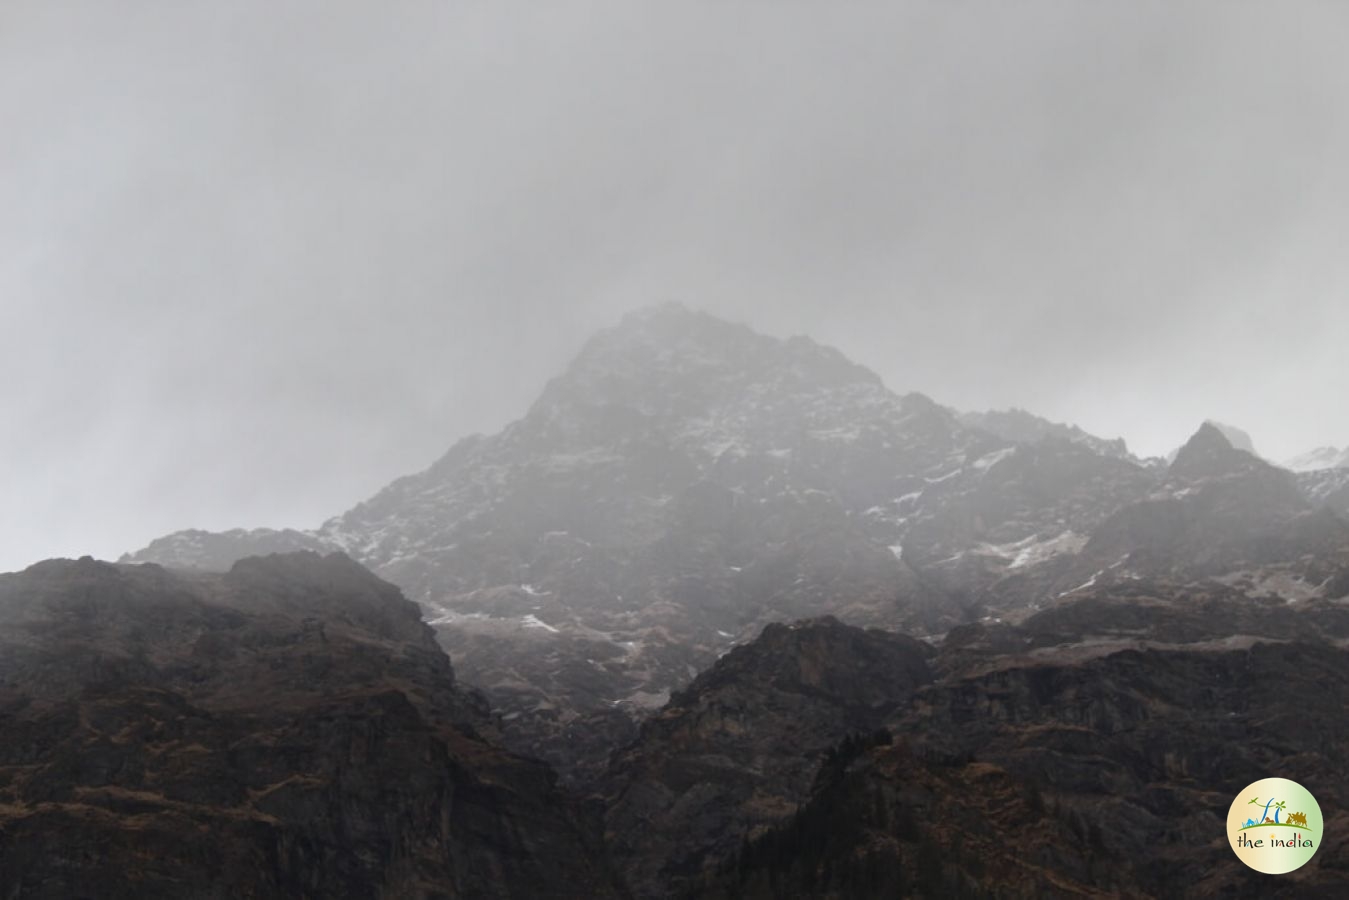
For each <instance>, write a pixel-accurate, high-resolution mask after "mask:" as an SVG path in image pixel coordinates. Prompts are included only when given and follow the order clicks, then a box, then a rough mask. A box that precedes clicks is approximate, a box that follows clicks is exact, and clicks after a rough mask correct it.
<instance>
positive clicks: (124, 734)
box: [0, 553, 624, 898]
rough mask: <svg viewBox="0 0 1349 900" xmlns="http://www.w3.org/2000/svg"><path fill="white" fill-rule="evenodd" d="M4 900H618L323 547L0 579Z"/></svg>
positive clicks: (371, 596)
mask: <svg viewBox="0 0 1349 900" xmlns="http://www.w3.org/2000/svg"><path fill="white" fill-rule="evenodd" d="M0 715H2V717H3V721H4V723H5V739H4V740H3V741H0V896H5V897H18V896H22V897H33V898H48V897H50V898H70V897H92V896H99V897H127V898H131V897H135V898H155V897H165V898H167V897H174V898H186V897H193V898H196V897H202V898H206V897H259V898H265V897H295V898H299V897H313V898H320V897H334V896H342V897H371V898H374V897H399V898H403V897H426V898H431V897H485V896H492V897H520V898H532V897H549V896H552V897H574V896H577V893H578V892H579V893H581V894H583V895H585V896H596V897H619V896H622V895H623V894H624V891H623V889H622V887H621V882H620V879H618V878H617V877H616V876H615V875H613V874H612V873H611V871H610V869H609V868H608V866H607V864H606V863H605V861H604V854H603V851H602V848H601V846H600V840H599V833H598V829H597V828H596V827H595V826H594V824H592V822H591V820H590V819H589V818H588V815H587V814H586V813H585V812H584V811H583V810H582V809H581V807H580V806H579V805H577V804H576V803H575V802H574V801H572V800H570V799H568V798H567V797H566V796H565V795H563V794H562V793H561V792H559V790H558V789H557V787H556V784H555V781H556V776H555V775H554V774H553V773H552V772H551V771H549V770H548V769H547V767H546V766H543V765H542V764H539V763H537V762H533V761H530V760H525V759H522V758H519V757H516V756H514V755H512V754H510V753H508V752H506V751H505V750H503V749H501V748H500V747H499V746H498V745H497V744H496V743H495V742H494V741H493V740H491V739H490V733H491V730H492V724H491V720H490V718H489V716H488V715H487V710H486V706H485V703H484V702H483V701H482V699H481V698H479V697H475V696H474V695H472V694H471V693H466V692H465V691H464V690H462V689H461V688H460V687H459V686H458V685H457V684H456V682H455V678H454V672H453V669H452V668H451V665H450V662H449V660H448V658H447V657H446V656H445V654H444V653H443V651H442V650H441V649H440V648H439V647H438V646H437V644H436V642H435V639H434V636H433V633H432V631H431V629H430V628H428V627H427V626H426V624H425V623H424V622H423V621H422V619H421V616H420V610H419V609H418V608H417V607H416V605H415V604H413V603H411V602H409V601H408V600H406V599H404V598H403V596H402V594H401V593H400V592H399V591H398V590H397V588H394V587H393V586H392V585H390V584H388V583H386V582H383V581H380V580H379V579H376V578H375V577H374V576H373V575H371V574H370V573H368V572H367V571H366V570H364V569H363V568H361V567H360V566H358V565H356V564H355V563H353V562H351V561H350V560H349V559H346V558H345V557H342V556H340V555H333V556H329V557H326V558H320V557H318V556H317V555H314V554H307V553H301V554H294V555H288V556H272V557H267V558H264V559H257V558H253V559H247V560H244V561H241V562H239V563H237V564H235V565H234V566H233V567H232V568H231V569H230V571H229V572H227V573H224V574H218V575H217V574H185V573H181V572H170V571H167V570H165V569H162V568H160V567H158V566H154V565H140V566H114V565H110V564H107V563H100V562H96V561H94V560H91V559H88V558H86V559H83V560H80V561H68V560H53V561H49V562H45V563H39V564H37V565H35V566H32V567H30V568H29V569H27V570H25V571H24V572H21V573H18V574H11V575H4V576H0Z"/></svg>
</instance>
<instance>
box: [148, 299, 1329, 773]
mask: <svg viewBox="0 0 1349 900" xmlns="http://www.w3.org/2000/svg"><path fill="white" fill-rule="evenodd" d="M1196 442H1197V443H1196ZM1278 473H1279V470H1276V469H1274V468H1273V467H1272V466H1269V465H1268V464H1266V463H1264V462H1263V461H1261V460H1259V459H1257V458H1256V457H1254V456H1253V455H1250V454H1247V453H1242V452H1241V451H1239V450H1237V449H1235V448H1233V447H1232V446H1231V443H1230V441H1229V440H1228V439H1227V437H1226V436H1225V435H1224V434H1223V433H1222V432H1221V430H1220V429H1218V428H1217V427H1216V426H1205V427H1204V428H1201V429H1200V431H1199V433H1197V434H1196V436H1195V439H1194V440H1192V441H1191V442H1190V444H1188V445H1187V446H1186V448H1183V449H1182V452H1181V453H1180V454H1179V456H1178V458H1177V460H1176V463H1175V464H1174V465H1172V466H1171V467H1170V468H1167V467H1165V466H1163V465H1161V464H1160V463H1158V462H1156V461H1140V460H1136V459H1134V458H1133V457H1131V456H1130V455H1129V454H1128V453H1127V448H1124V447H1123V446H1122V445H1119V444H1118V443H1116V442H1110V441H1102V440H1100V439H1097V438H1093V437H1092V436H1090V435H1086V434H1085V432H1081V430H1080V429H1075V428H1072V427H1070V426H1059V425H1055V424H1054V423H1048V422H1045V421H1044V420H1040V419H1036V418H1035V417H1034V416H1030V415H1029V414H1023V413H1018V412H1015V411H1013V412H1011V413H1007V414H998V413H989V414H982V415H980V416H961V415H959V414H957V413H955V412H954V411H952V410H950V409H948V408H946V407H943V406H941V405H940V404H938V403H935V402H934V401H932V400H930V399H929V398H927V397H924V396H923V395H921V394H906V395H899V394H895V393H893V392H891V391H889V390H888V389H887V388H886V387H885V386H884V385H883V384H882V383H881V381H880V379H879V378H877V377H876V376H875V375H874V373H871V372H870V371H868V370H866V369H865V368H863V367H861V366H858V365H856V364H854V363H852V362H850V361H848V360H847V359H846V358H845V357H843V355H842V354H840V353H838V352H837V351H835V350H832V349H830V348H826V347H822V346H820V345H818V344H816V343H814V342H813V341H810V340H809V339H806V338H793V339H790V340H778V339H776V338H771V337H766V336H764V335H760V334H757V333H755V332H754V331H752V330H751V329H749V328H747V327H745V326H743V325H733V324H730V323H727V322H724V321H722V320H719V319H716V318H714V317H712V316H708V315H705V314H701V313H694V312H691V311H689V310H687V309H684V308H682V307H678V306H668V305H667V306H662V307H656V308H653V309H650V310H645V311H642V312H640V313H636V314H632V315H630V316H629V317H627V318H626V319H625V320H624V321H623V322H621V323H620V324H619V325H617V326H615V327H614V328H611V329H608V330H606V331H604V332H601V333H600V334H598V335H596V336H595V337H594V338H593V339H592V340H591V341H589V342H588V343H587V344H586V346H585V347H584V348H583V349H582V351H581V353H580V354H579V356H578V357H577V359H576V360H575V362H574V363H573V364H572V365H571V366H570V367H569V368H568V369H567V370H566V371H565V372H564V373H563V374H562V375H560V376H559V377H558V378H555V379H553V381H551V382H550V383H549V384H548V385H547V387H546V388H545V389H544V391H543V392H542V394H541V395H540V397H539V399H538V401H537V402H536V403H535V404H534V405H533V406H532V407H531V409H530V410H529V411H528V412H527V414H526V415H525V416H524V417H523V418H522V419H520V420H519V421H517V422H515V423H513V424H512V425H510V426H508V427H507V428H506V429H504V430H503V431H502V432H500V433H499V434H496V435H492V436H478V437H473V438H468V439H466V440H464V441H461V442H460V443H458V444H456V445H455V446H454V447H453V448H451V450H450V451H449V452H448V453H446V454H445V456H444V457H442V458H441V459H440V460H438V461H437V462H435V463H434V464H433V465H432V466H430V467H429V468H428V469H427V470H425V471H424V472H421V473H417V474H414V475H410V476H407V477H405V478H401V479H398V480H397V481H395V482H394V483H392V484H391V485H389V486H388V487H387V488H385V489H384V490H383V491H381V492H379V493H378V494H377V495H376V496H374V497H372V498H371V499H369V500H367V501H365V502H363V503H360V504H358V505H357V506H356V507H354V508H353V509H351V510H350V511H348V512H347V513H345V514H343V515H341V516H338V517H335V518H333V519H331V520H329V521H328V522H326V523H324V524H323V525H322V526H321V527H319V528H318V529H315V530H314V531H311V532H299V531H267V530H258V531H252V532H229V533H225V534H208V533H204V532H180V533H178V534H175V535H170V536H168V537H165V538H162V539H160V540H158V541H155V542H154V543H152V544H151V545H150V546H149V547H147V548H145V549H143V550H141V551H138V552H136V553H134V554H129V555H128V556H127V557H125V559H126V560H127V561H152V562H159V563H161V564H164V565H168V566H189V567H201V568H208V569H209V568H223V567H226V566H228V565H229V564H230V563H231V562H233V561H234V559H236V558H240V557H242V556H246V555H249V554H253V553H258V552H267V551H270V550H271V549H274V548H275V549H286V550H290V549H297V548H308V549H315V550H320V551H322V552H330V551H331V550H333V549H341V550H343V551H344V552H347V553H349V554H350V555H351V556H352V557H353V558H355V559H357V560H358V561H360V562H361V563H362V564H364V565H367V566H369V567H371V568H372V569H373V570H374V571H376V572H377V573H378V574H380V575H381V577H384V578H387V579H389V580H390V581H392V582H393V583H395V584H398V585H399V586H400V587H402V588H403V589H404V591H405V592H406V593H407V595H408V596H409V597H410V598H411V599H413V600H415V601H417V602H418V603H419V604H420V605H421V607H422V609H423V611H424V613H425V616H426V618H427V619H428V621H430V622H431V624H432V625H433V626H434V627H435V629H436V630H437V633H438V636H439V638H440V641H441V643H442V645H443V646H445V647H446V648H447V649H448V650H449V651H450V652H451V654H452V655H453V657H454V659H455V661H456V666H457V667H458V668H459V671H460V672H461V673H462V675H463V676H464V678H465V680H466V681H468V682H469V683H471V684H475V685H478V686H480V687H481V688H483V689H484V690H485V691H486V692H487V694H488V696H489V698H490V701H491V703H492V705H493V707H494V708H495V709H496V710H497V711H498V712H499V713H500V714H501V717H502V724H501V727H502V729H503V732H504V734H505V736H506V738H507V739H508V740H509V741H510V742H511V744H512V746H514V747H515V748H516V749H518V750H520V751H522V752H527V753H530V754H532V755H536V756H539V757H542V758H544V759H546V760H548V761H550V762H551V763H553V764H554V765H555V766H557V767H558V768H559V770H561V771H562V772H563V774H564V778H566V779H568V780H571V781H573V782H575V783H581V784H588V785H593V784H595V783H596V781H597V779H599V778H600V777H601V775H602V773H603V771H604V769H605V767H606V765H607V759H608V755H609V753H610V752H611V751H612V750H613V749H614V748H615V747H617V746H621V745H622V744H623V743H625V742H627V741H629V740H631V739H632V738H634V737H635V736H636V734H637V723H638V722H639V721H640V720H641V718H642V717H643V716H644V715H646V714H648V713H649V712H651V711H652V710H655V709H658V708H659V707H660V706H661V705H662V704H663V703H664V702H665V701H666V700H667V699H668V698H669V696H670V695H671V693H672V692H673V691H677V690H679V689H680V688H682V687H683V686H685V685H686V684H687V683H688V682H689V681H690V680H691V679H692V678H693V677H694V675H695V674H696V673H697V672H699V671H701V670H703V669H705V668H706V667H707V666H708V665H710V664H711V663H712V662H713V661H714V660H716V659H717V657H718V656H719V655H721V654H723V653H725V652H726V651H727V650H729V649H730V648H731V647H733V646H735V645H736V644H737V643H740V642H743V641H745V640H747V639H748V638H750V637H752V636H753V635H755V634H757V633H758V632H759V630H761V629H762V628H763V627H764V626H765V625H766V624H768V623H770V622H774V621H785V620H793V619H798V618H803V617H814V616H820V615H834V616H837V617H839V618H840V619H842V620H844V621H847V622H850V623H854V624H859V625H873V626H883V627H887V628H899V629H904V630H907V631H910V632H912V633H916V634H941V633H943V632H945V631H946V630H948V629H950V628H952V627H955V626H958V625H960V624H962V623H965V622H970V621H978V620H981V619H992V618H1003V617H1017V616H1022V615H1026V614H1030V613H1033V612H1034V611H1035V610H1036V609H1037V608H1040V607H1043V606H1044V605H1045V604H1046V603H1047V602H1049V601H1050V600H1052V599H1054V598H1056V597H1059V596H1061V595H1066V594H1070V593H1072V592H1073V591H1076V590H1079V589H1084V588H1089V587H1090V586H1092V585H1095V584H1098V583H1111V582H1113V581H1120V580H1129V579H1133V578H1144V577H1182V576H1184V577H1204V578H1208V577H1226V578H1229V579H1231V580H1232V581H1233V583H1242V584H1246V585H1248V586H1250V588H1251V590H1254V591H1257V592H1260V591H1265V592H1271V593H1274V594H1277V595H1280V596H1283V597H1285V599H1290V600H1297V599H1304V598H1312V597H1317V596H1324V595H1326V594H1327V592H1333V591H1334V590H1337V589H1338V586H1339V585H1340V584H1341V581H1340V580H1337V579H1341V574H1340V573H1341V566H1342V560H1343V554H1342V553H1341V552H1340V547H1339V543H1337V542H1340V541H1341V539H1342V538H1343V528H1342V527H1341V524H1342V523H1341V522H1340V520H1339V519H1338V518H1337V517H1336V516H1335V515H1334V514H1331V513H1319V512H1318V509H1317V508H1318V505H1320V506H1329V508H1330V509H1332V510H1334V509H1336V508H1338V507H1336V506H1335V503H1336V502H1337V501H1336V500H1335V498H1338V497H1341V494H1337V493H1335V490H1334V489H1329V490H1327V491H1326V492H1325V493H1324V496H1323V497H1322V498H1321V499H1320V500H1313V499H1309V496H1310V495H1309V494H1308V490H1309V489H1310V488H1309V486H1308V484H1307V483H1304V482H1301V481H1289V478H1291V476H1287V477H1285V476H1284V475H1281V474H1278ZM1290 485H1291V487H1290ZM1343 496H1345V497H1346V498H1349V492H1344V494H1343ZM1346 502H1349V500H1347V501H1346ZM1309 554H1310V555H1311V558H1308V557H1309Z"/></svg>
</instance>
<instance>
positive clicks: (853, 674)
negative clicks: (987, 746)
mask: <svg viewBox="0 0 1349 900" xmlns="http://www.w3.org/2000/svg"><path fill="white" fill-rule="evenodd" d="M931 655H932V650H931V648H929V647H928V646H927V645H926V644H924V643H922V642H920V641H916V640H913V639H912V638H909V637H906V636H904V635H898V634H892V633H888V632H883V631H879V630H869V631H864V630H862V629H859V628H855V627H852V626H848V625H843V624H841V623H840V622H838V621H837V620H836V619H830V618H826V619H816V620H809V621H804V622H798V623H795V624H792V625H781V624H774V625H769V626H768V627H767V628H765V629H764V630H763V633H762V634H761V635H760V636H759V637H758V638H756V639H755V640H754V641H753V642H751V643H749V644H746V645H744V646H740V647H737V648H735V649H734V650H732V651H731V652H730V653H728V654H727V655H726V656H724V657H722V659H721V660H719V661H718V662H717V663H716V665H714V666H713V667H712V668H711V669H709V670H708V671H706V672H704V673H703V674H701V675H699V676H698V678H696V679H695V680H694V681H693V683H692V684H691V685H689V687H688V688H687V689H685V690H683V691H681V692H679V693H678V694H676V695H675V696H674V697H673V698H671V700H670V702H669V704H667V705H666V707H665V708H664V709H663V710H661V712H660V713H659V714H658V715H656V716H654V717H652V718H650V719H648V720H647V721H646V722H644V723H643V725H642V731H641V736H640V738H639V739H638V740H637V741H636V742H634V743H633V744H632V745H631V746H630V747H628V748H626V749H624V750H623V751H621V752H619V753H617V754H615V757H614V761H613V764H612V766H611V768H610V771H609V775H608V783H609V785H610V788H611V790H612V792H613V794H612V796H611V797H610V798H609V801H608V814H607V820H606V824H607V836H608V839H609V842H610V846H611V849H612V852H613V853H614V857H615V859H616V861H617V862H618V863H619V864H620V865H622V866H623V867H624V869H625V871H626V872H627V874H628V877H629V880H630V884H631V885H632V886H633V889H634V890H635V891H636V892H637V893H638V894H639V895H640V896H644V897H665V896H670V895H671V892H674V891H678V890H679V889H681V888H682V887H684V886H687V885H688V884H690V883H696V881H697V879H698V878H699V877H701V876H702V875H703V874H704V873H705V872H706V871H709V870H714V869H715V867H716V866H717V865H718V864H719V863H720V862H722V861H724V860H725V859H726V858H727V857H728V856H729V855H730V854H731V853H732V852H733V851H734V850H735V849H736V847H737V846H738V845H739V843H740V841H741V840H742V839H743V838H744V836H746V835H753V834H756V833H757V832H758V831H760V830H761V829H763V828H764V827H766V826H768V825H771V824H773V823H775V822H778V821H781V820H782V819H783V818H784V817H785V816H787V815H788V814H790V813H791V812H792V811H793V810H794V809H795V807H796V806H797V804H799V803H801V802H803V801H804V800H805V799H806V798H807V797H808V796H809V791H810V785H811V782H812V780H813V778H814V777H815V772H816V770H817V769H818V767H819V765H820V762H821V761H822V760H823V758H824V756H825V754H826V752H827V751H828V750H829V749H830V748H831V747H832V746H833V745H834V744H835V743H837V742H838V740H839V738H840V737H841V736H842V735H846V734H849V733H852V732H862V733H866V732H870V731H873V730H874V729H876V728H877V727H878V726H879V725H880V724H881V723H882V722H884V721H885V720H886V718H887V717H889V716H891V715H893V714H894V712H895V710H896V709H897V708H900V707H902V706H903V705H904V704H906V703H907V701H908V699H909V697H910V696H911V695H912V694H913V693H914V691H916V690H917V689H918V688H919V687H920V686H921V685H924V684H926V683H928V682H929V681H930V680H931V679H932V674H931V670H930V669H929V666H928V658H929V657H930V656H931Z"/></svg>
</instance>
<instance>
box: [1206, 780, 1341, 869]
mask: <svg viewBox="0 0 1349 900" xmlns="http://www.w3.org/2000/svg"><path fill="white" fill-rule="evenodd" d="M1322 825H1323V820H1322V818H1321V807H1320V806H1318V805H1317V803H1316V798H1315V797H1313V796H1312V795H1311V791H1308V790H1307V789H1306V788H1304V787H1303V786H1302V785H1300V784H1298V783H1297V782H1296V781H1289V780H1288V779H1287V778H1265V779H1262V780H1260V781H1257V782H1255V783H1254V784H1252V785H1249V786H1247V788H1246V789H1245V790H1244V791H1242V792H1241V793H1240V794H1238V795H1237V799H1235V800H1233V801H1232V807H1231V809H1229V810H1228V811H1227V839H1228V840H1229V841H1231V843H1232V852H1233V853H1235V854H1236V855H1237V858H1238V859H1240V860H1241V861H1242V862H1244V863H1245V864H1246V865H1248V866H1250V867H1251V868H1252V869H1255V870H1256V871H1257V872H1264V873H1266V874H1268V875H1281V874H1283V873H1284V872H1291V871H1293V870H1294V869H1297V868H1301V867H1302V866H1304V865H1306V864H1307V862H1308V861H1309V860H1310V859H1311V858H1312V856H1313V855H1315V853H1316V848H1317V847H1320V846H1321V828H1322Z"/></svg>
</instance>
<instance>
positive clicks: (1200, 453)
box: [1171, 421, 1257, 479]
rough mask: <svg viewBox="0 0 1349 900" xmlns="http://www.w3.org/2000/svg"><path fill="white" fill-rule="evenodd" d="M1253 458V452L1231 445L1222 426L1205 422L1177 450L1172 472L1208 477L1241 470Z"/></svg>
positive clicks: (1249, 463)
mask: <svg viewBox="0 0 1349 900" xmlns="http://www.w3.org/2000/svg"><path fill="white" fill-rule="evenodd" d="M1256 461H1257V459H1256V457H1255V455H1254V454H1253V453H1251V452H1249V451H1247V450H1243V449H1240V448H1238V447H1235V446H1233V444H1232V441H1231V440H1230V438H1229V437H1228V435H1227V433H1226V431H1225V430H1224V429H1223V428H1222V427H1221V426H1219V425H1218V424H1217V423H1215V422H1212V421H1206V422H1204V424H1203V425H1200V426H1199V430H1198V431H1196V432H1195V433H1194V435H1193V436H1192V437H1191V438H1190V439H1189V440H1188V441H1186V442H1185V446H1183V447H1181V448H1180V450H1178V451H1177V452H1176V458H1175V459H1174V460H1173V461H1172V462H1171V474H1172V475H1177V476H1180V477H1182V478H1190V479H1199V478H1210V477H1215V476H1219V475H1227V474H1230V473H1232V472H1238V471H1244V470H1246V469H1249V468H1250V467H1251V464H1252V463H1254V462H1256Z"/></svg>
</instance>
